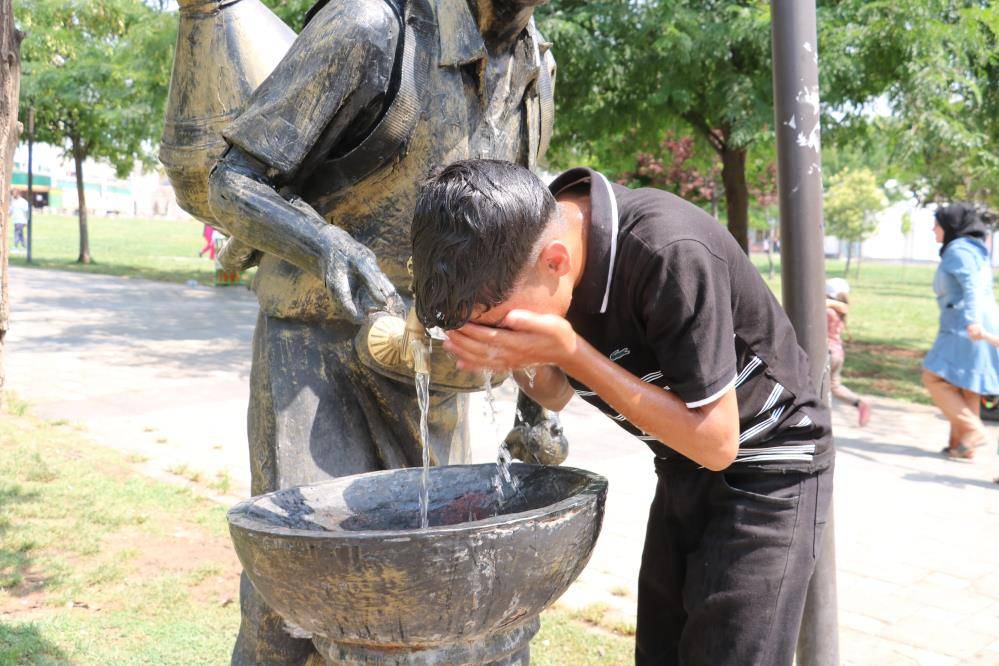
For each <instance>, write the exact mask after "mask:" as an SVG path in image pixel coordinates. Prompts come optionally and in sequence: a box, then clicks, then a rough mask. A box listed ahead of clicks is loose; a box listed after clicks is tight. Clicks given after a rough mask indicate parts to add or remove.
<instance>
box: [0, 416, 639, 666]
mask: <svg viewBox="0 0 999 666" xmlns="http://www.w3.org/2000/svg"><path fill="white" fill-rule="evenodd" d="M25 412H26V408H25V405H24V404H23V403H18V402H17V401H16V400H8V404H7V411H6V412H5V413H2V412H0V507H2V510H0V664H4V665H5V666H6V665H8V664H10V665H14V664H18V665H20V664H25V665H26V664H83V665H89V664H93V665H95V666H96V665H101V666H104V665H107V664H114V665H116V666H117V665H120V664H136V665H138V664H157V665H160V666H165V665H169V664H176V665H178V666H180V665H183V666H187V665H189V664H219V665H222V664H228V663H229V654H230V651H231V649H232V644H233V641H234V639H235V636H236V631H237V629H238V626H239V605H238V599H237V582H238V573H239V563H238V561H237V560H236V557H235V555H234V553H233V552H232V548H231V546H230V544H229V538H228V531H227V529H226V524H225V510H224V509H223V507H221V506H219V505H217V504H215V503H213V502H210V501H209V500H207V499H204V498H201V497H199V496H198V495H196V494H195V493H194V492H192V491H191V490H188V489H186V488H181V487H176V486H173V485H169V484H166V483H162V482H158V481H154V480H151V479H148V478H146V477H144V476H142V475H140V474H139V473H137V472H136V471H134V470H133V469H132V467H131V465H130V463H129V460H128V458H127V457H125V456H123V455H121V454H119V453H117V452H114V451H111V450H108V449H105V448H103V447H101V446H99V445H96V444H93V443H91V442H88V441H87V440H86V439H85V438H84V436H83V435H82V434H81V433H80V432H79V431H78V430H77V429H75V428H74V427H72V426H71V425H69V424H66V423H65V422H51V423H47V422H44V421H41V420H39V419H36V418H33V417H32V416H31V415H30V414H27V413H25ZM595 610H596V611H597V612H589V613H570V612H567V611H564V610H550V611H548V612H546V613H545V614H544V615H543V617H542V629H541V632H540V633H539V634H538V636H537V637H536V638H535V640H534V642H533V643H532V652H533V653H534V663H536V664H539V665H540V666H564V665H565V664H574V665H579V666H604V665H615V664H620V665H624V664H628V663H632V662H633V657H632V654H633V652H632V651H633V639H632V638H631V637H630V636H629V635H628V634H630V633H632V632H633V629H632V628H630V627H627V626H625V627H621V626H619V625H614V624H610V623H603V622H602V616H603V613H602V612H601V611H600V609H595Z"/></svg>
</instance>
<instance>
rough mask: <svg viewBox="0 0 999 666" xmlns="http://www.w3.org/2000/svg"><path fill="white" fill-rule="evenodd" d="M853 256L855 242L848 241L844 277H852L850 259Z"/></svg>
mask: <svg viewBox="0 0 999 666" xmlns="http://www.w3.org/2000/svg"><path fill="white" fill-rule="evenodd" d="M852 258H853V242H852V241H847V242H846V269H844V270H843V277H850V259H852Z"/></svg>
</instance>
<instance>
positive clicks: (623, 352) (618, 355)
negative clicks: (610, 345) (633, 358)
mask: <svg viewBox="0 0 999 666" xmlns="http://www.w3.org/2000/svg"><path fill="white" fill-rule="evenodd" d="M630 353H631V350H630V349H628V348H627V347H623V348H621V349H617V350H615V351H612V352H611V353H610V360H612V361H616V360H618V359H622V358H624V357H625V356H627V355H628V354H630Z"/></svg>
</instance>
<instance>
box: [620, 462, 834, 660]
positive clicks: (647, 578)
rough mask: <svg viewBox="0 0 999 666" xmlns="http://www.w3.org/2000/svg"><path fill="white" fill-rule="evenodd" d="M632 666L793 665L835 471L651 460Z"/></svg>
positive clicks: (830, 469)
mask: <svg viewBox="0 0 999 666" xmlns="http://www.w3.org/2000/svg"><path fill="white" fill-rule="evenodd" d="M656 473H657V474H658V476H659V484H658V486H657V488H656V496H655V499H654V500H653V502H652V509H651V511H650V513H649V525H648V532H647V534H646V538H645V551H644V553H643V555H642V568H641V573H640V574H639V579H638V627H637V635H636V647H635V663H636V664H638V665H640V666H646V665H651V664H655V665H656V666H660V665H665V664H684V665H691V666H692V665H695V664H711V665H712V666H721V665H724V664H733V665H738V666H750V665H756V664H761V665H764V666H780V665H784V664H786V665H788V666H790V664H792V662H793V660H794V651H795V644H796V642H797V638H798V630H799V628H800V626H801V616H802V612H803V609H804V606H805V592H806V590H807V588H808V582H809V580H810V578H811V576H812V571H813V570H814V568H815V557H816V555H817V554H818V549H819V545H820V543H821V536H822V530H823V527H824V526H825V522H826V517H827V516H828V509H829V503H830V501H831V498H832V478H833V474H832V468H829V469H826V470H823V471H821V472H817V473H814V474H805V473H802V472H784V473H779V472H777V473H761V472H739V471H726V472H711V471H708V470H705V469H692V468H690V467H686V466H680V465H677V464H676V463H670V462H668V461H664V460H657V461H656Z"/></svg>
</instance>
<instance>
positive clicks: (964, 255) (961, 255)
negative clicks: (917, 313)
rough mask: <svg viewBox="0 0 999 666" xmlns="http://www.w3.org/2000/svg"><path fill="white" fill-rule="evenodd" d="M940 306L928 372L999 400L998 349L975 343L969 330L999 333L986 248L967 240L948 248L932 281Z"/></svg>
mask: <svg viewBox="0 0 999 666" xmlns="http://www.w3.org/2000/svg"><path fill="white" fill-rule="evenodd" d="M933 291H934V292H936V295H937V304H938V305H939V306H940V332H939V333H937V339H936V341H934V343H933V347H932V348H931V349H930V351H929V353H928V354H927V355H926V358H925V359H924V360H923V367H925V368H926V369H927V370H929V371H930V372H932V373H935V374H937V375H940V376H941V377H943V378H944V379H946V380H947V381H948V382H950V383H951V384H953V385H955V386H960V387H961V388H963V389H967V390H969V391H974V392H975V393H981V394H987V395H996V394H999V349H997V348H996V347H993V346H992V345H990V344H989V343H987V342H985V341H984V340H979V341H978V342H974V341H972V340H971V339H970V338H969V337H968V333H967V331H966V330H965V329H966V328H967V326H968V325H969V324H973V323H976V322H977V323H978V324H980V325H981V327H982V328H983V329H985V330H986V331H988V332H989V333H992V334H997V333H999V308H997V307H996V299H995V295H994V294H993V293H992V267H991V265H990V264H989V253H988V250H987V249H986V248H985V244H984V243H982V242H981V241H979V240H976V239H974V238H969V237H967V236H964V237H961V238H957V239H955V240H953V241H951V242H950V243H948V244H947V247H946V249H944V252H943V257H942V258H941V260H940V266H939V268H937V272H936V275H935V276H934V278H933Z"/></svg>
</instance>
